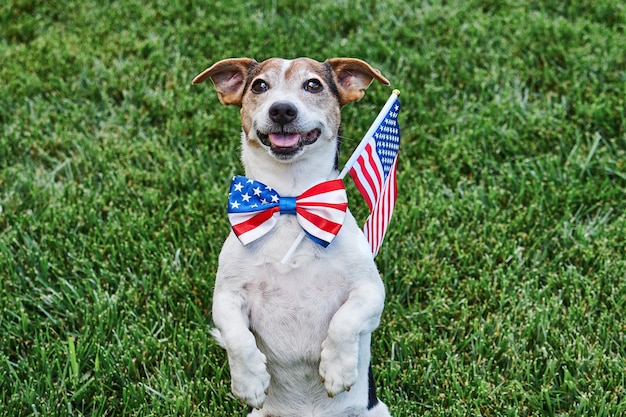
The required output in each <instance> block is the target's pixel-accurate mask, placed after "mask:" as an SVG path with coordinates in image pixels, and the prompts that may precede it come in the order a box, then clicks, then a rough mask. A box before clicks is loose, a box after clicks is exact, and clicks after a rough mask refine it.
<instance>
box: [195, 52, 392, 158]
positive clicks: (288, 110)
mask: <svg viewBox="0 0 626 417" xmlns="http://www.w3.org/2000/svg"><path fill="white" fill-rule="evenodd" d="M208 78H210V79H211V81H213V84H214V85H215V88H216V89H217V92H218V97H219V99H220V101H221V102H222V104H225V105H228V104H233V105H236V106H239V107H241V117H242V126H243V134H244V144H245V145H248V146H249V147H252V148H258V150H262V151H263V152H265V153H266V154H267V153H269V155H271V156H272V157H273V158H274V160H276V161H280V162H292V161H295V160H296V159H298V158H299V157H300V155H302V154H305V153H307V152H311V151H312V150H313V149H315V148H317V147H328V146H329V145H330V144H331V143H333V142H334V141H335V140H337V136H338V131H339V125H340V109H341V107H342V106H343V105H345V104H347V103H350V102H352V101H356V100H359V99H360V98H361V97H363V95H364V90H365V89H366V88H367V87H368V86H369V85H370V83H371V82H372V81H373V80H374V79H376V80H378V81H379V82H381V83H383V84H385V85H389V81H388V80H387V79H386V78H385V77H383V76H382V75H381V74H380V72H379V71H378V70H376V69H374V68H372V67H371V66H370V65H369V64H367V63H366V62H364V61H361V60H358V59H353V58H332V59H328V60H326V61H325V62H318V61H315V60H312V59H309V58H298V59H295V60H284V59H280V58H272V59H268V60H266V61H263V62H260V63H259V62H257V61H255V60H254V59H249V58H233V59H226V60H223V61H219V62H217V63H216V64H214V65H212V66H211V67H209V68H207V69H206V70H204V71H203V72H202V73H201V74H199V75H198V76H196V77H195V78H194V80H193V83H194V84H199V83H201V82H203V81H205V80H207V79H208ZM330 146H331V149H332V148H333V145H330ZM335 146H336V145H335Z"/></svg>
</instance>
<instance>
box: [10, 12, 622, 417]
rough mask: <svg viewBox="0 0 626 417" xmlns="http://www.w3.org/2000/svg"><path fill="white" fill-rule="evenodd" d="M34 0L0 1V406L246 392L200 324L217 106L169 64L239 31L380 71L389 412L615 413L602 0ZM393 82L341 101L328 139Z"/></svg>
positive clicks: (28, 409) (614, 280)
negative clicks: (388, 103)
mask: <svg viewBox="0 0 626 417" xmlns="http://www.w3.org/2000/svg"><path fill="white" fill-rule="evenodd" d="M55 3H56V4H52V2H47V1H43V0H10V1H9V2H4V3H3V4H2V5H1V6H0V25H1V28H2V30H1V32H0V57H1V61H2V64H1V67H0V68H1V69H0V71H1V72H0V74H1V80H2V82H1V83H0V416H31V415H32V416H50V415H64V416H65V415H68V416H70V415H71V416H91V417H100V416H133V417H135V416H173V415H177V416H212V417H222V416H224V417H226V416H243V414H244V409H245V407H244V406H243V405H242V404H241V403H240V402H239V401H238V400H237V399H236V398H234V397H233V396H232V394H231V393H230V380H229V374H228V366H227V363H226V355H225V354H224V352H223V351H222V350H221V349H220V348H219V347H218V346H217V344H216V343H215V342H214V341H213V340H212V339H211V337H210V335H209V332H208V331H209V329H210V326H211V299H212V288H213V282H214V275H215V271H216V268H217V256H218V253H219V250H220V247H221V244H222V242H223V240H224V239H225V237H226V236H227V234H228V233H229V225H228V223H227V218H226V216H225V196H226V193H227V189H228V183H229V179H230V178H231V177H232V176H233V175H235V174H240V173H242V167H241V165H240V162H239V160H238V132H239V114H238V111H237V109H236V108H234V107H222V106H221V105H220V104H219V102H218V100H217V97H216V94H215V92H214V90H213V89H212V88H211V87H210V85H205V84H203V85H200V86H193V85H191V80H192V78H193V77H194V76H195V75H196V74H198V73H199V72H200V71H202V70H203V69H204V68H206V67H207V66H209V65H210V64H211V63H213V62H215V61H217V60H219V59H223V58H227V57H236V56H249V57H254V58H257V59H258V60H262V59H265V58H268V57H271V56H283V57H288V58H290V57H297V56H310V57H313V58H316V59H319V60H323V59H325V58H327V57H333V56H350V57H357V58H361V59H364V60H366V61H368V62H370V63H371V64H372V65H373V66H375V67H377V68H380V70H381V71H382V73H383V74H384V75H385V76H386V77H387V78H388V79H389V80H391V82H392V88H398V89H399V90H401V92H402V94H401V97H400V98H401V100H402V105H403V110H402V113H401V115H400V123H401V128H402V141H403V142H402V146H401V149H400V161H399V168H398V169H399V172H398V183H399V191H400V196H399V200H398V203H397V206H396V212H395V213H394V218H393V220H392V223H391V225H390V229H389V231H388V233H387V237H386V241H385V243H384V245H383V248H382V249H381V252H380V253H379V255H378V257H377V258H376V260H377V264H378V266H379V269H380V272H381V277H382V279H383V281H384V283H385V285H386V288H387V304H386V309H385V312H384V314H383V318H382V322H381V326H380V328H379V329H378V330H377V331H376V332H375V334H374V337H373V353H374V359H373V360H374V362H373V367H374V373H375V375H376V379H377V381H378V385H379V396H380V398H381V399H382V400H383V401H385V402H386V403H387V404H389V406H390V408H391V410H392V413H393V415H394V416H395V417H405V416H408V417H412V416H479V415H480V416H617V415H622V414H624V413H626V256H625V254H626V238H625V235H626V98H625V97H626V47H625V45H626V33H625V30H626V6H624V4H623V3H622V2H619V1H612V0H597V1H594V0H573V1H566V2H555V1H551V0H536V1H521V0H498V1H487V0H469V1H462V0H452V1H432V2H430V1H420V2H417V1H412V0H389V1H379V0H354V1H348V0H338V1H328V0H322V1H319V2H310V1H303V0H294V1H286V0H273V1H267V2H253V1H248V0H244V1H240V2H231V1H214V2H201V1H197V2H196V1H187V2H182V1H150V2H135V1H131V0H119V1H111V2H97V1H93V0H85V1H76V0H74V1H71V0H67V1H58V2H55ZM390 91H391V89H390V88H388V87H384V86H381V85H372V86H371V87H370V89H369V90H368V92H367V94H366V96H365V97H364V98H363V99H362V100H361V101H360V102H358V103H352V104H350V105H348V106H346V107H345V108H344V111H343V117H344V129H343V134H344V137H343V149H342V154H341V159H342V160H343V161H345V160H346V159H347V157H348V156H349V154H350V152H351V151H352V149H354V147H355V146H356V145H357V143H358V142H359V140H360V138H361V137H362V135H363V134H364V133H365V131H366V130H367V128H368V127H369V124H370V123H371V122H372V121H373V120H374V118H375V116H376V113H377V112H378V110H379V109H380V107H382V105H383V104H384V102H385V100H386V98H387V97H388V95H389V94H390ZM348 188H349V196H350V201H351V203H350V205H351V209H352V211H353V212H354V213H355V214H356V217H357V219H362V220H364V219H365V216H366V215H367V213H366V208H365V205H364V203H363V201H362V200H361V199H360V197H359V196H358V193H357V192H356V190H355V188H354V186H353V185H352V184H348Z"/></svg>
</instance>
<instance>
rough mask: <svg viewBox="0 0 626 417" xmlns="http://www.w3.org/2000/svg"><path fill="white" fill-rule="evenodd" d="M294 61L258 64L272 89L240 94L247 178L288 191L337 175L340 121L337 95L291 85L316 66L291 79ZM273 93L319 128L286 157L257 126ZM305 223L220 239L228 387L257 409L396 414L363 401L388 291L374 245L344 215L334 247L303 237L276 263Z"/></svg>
mask: <svg viewBox="0 0 626 417" xmlns="http://www.w3.org/2000/svg"><path fill="white" fill-rule="evenodd" d="M290 65H291V61H281V62H280V63H279V64H277V65H273V66H270V67H269V68H268V69H267V70H266V71H265V72H264V73H262V74H261V75H260V76H263V77H267V78H269V79H270V80H271V84H272V90H270V93H268V94H267V95H266V97H264V98H263V100H262V101H261V103H260V104H258V105H257V106H256V107H255V108H247V107H246V105H245V100H244V105H243V108H242V117H244V118H246V117H247V118H249V120H251V125H252V126H253V129H252V130H251V131H250V132H249V133H248V134H246V133H245V132H244V133H243V135H242V138H241V142H242V161H243V164H244V167H245V171H246V175H247V176H248V177H250V178H254V179H256V180H259V181H261V182H264V183H265V184H267V185H269V186H271V187H272V188H274V189H275V190H276V191H277V192H278V193H279V194H280V195H283V196H297V195H299V194H300V193H302V192H303V191H304V190H306V189H307V188H309V187H310V186H312V185H314V184H316V183H318V182H321V181H324V180H326V179H329V178H332V177H334V176H336V175H337V173H336V172H335V170H334V167H333V164H334V158H335V152H336V133H337V129H338V126H334V125H329V120H332V119H333V118H332V117H330V116H329V114H331V113H333V112H334V113H336V112H337V111H338V107H339V104H338V102H337V101H336V100H335V101H331V100H329V101H328V103H327V104H326V107H328V109H323V111H320V109H310V108H309V107H307V106H308V104H307V103H308V101H307V100H308V96H307V94H310V93H307V92H302V91H294V85H300V84H301V83H302V81H301V79H304V80H306V79H307V77H309V78H311V77H316V76H317V75H316V74H317V73H315V72H311V73H310V74H304V73H302V70H301V71H300V72H299V73H298V74H296V75H292V76H293V77H294V78H297V79H296V81H294V80H292V79H290V80H285V71H286V70H287V69H288V68H289V66H290ZM214 82H215V81H214ZM216 86H217V85H216ZM218 89H219V86H218ZM244 94H249V93H244ZM278 99H280V100H288V101H290V102H291V103H293V104H294V105H296V106H297V108H298V120H297V121H295V122H294V123H295V124H297V125H298V126H299V129H301V130H302V131H310V130H311V129H314V128H316V127H320V128H321V131H322V135H321V136H320V137H319V139H318V140H317V141H316V142H315V143H313V144H310V145H307V146H305V147H304V148H303V149H302V150H301V152H300V153H298V154H297V155H294V157H293V158H290V159H287V160H285V159H284V158H282V159H281V158H277V157H276V156H275V155H273V154H272V152H271V151H269V149H268V148H267V147H264V146H259V143H258V138H257V137H256V133H255V131H256V129H259V130H261V131H262V132H263V131H267V129H269V127H270V126H271V125H272V123H271V121H268V120H267V118H268V116H267V114H268V108H269V106H270V105H271V103H272V102H273V101H274V100H278ZM258 101H259V100H257V102H258ZM331 124H332V123H331ZM263 129H265V130H263ZM300 231H301V228H300V226H299V225H298V224H297V222H296V218H295V216H291V215H282V216H280V217H279V219H278V223H277V225H276V226H275V227H274V228H273V229H272V230H271V231H270V232H269V233H268V234H267V235H265V236H264V237H262V238H261V239H259V240H257V241H255V242H252V243H250V244H248V245H246V246H244V245H242V244H241V243H240V241H239V240H238V239H237V237H236V236H235V235H234V234H233V233H231V234H230V236H229V237H228V239H227V240H226V242H225V243H224V246H223V248H222V252H221V254H220V257H219V267H218V271H217V277H216V283H215V292H214V297H213V321H214V323H215V326H216V327H217V328H218V329H219V332H214V334H215V335H216V336H217V337H218V340H219V341H220V344H222V346H223V347H225V349H226V351H227V353H228V361H229V364H230V371H231V379H232V390H233V393H234V394H235V395H236V396H237V397H239V398H241V399H242V400H243V401H244V402H245V403H247V404H248V405H250V406H252V407H255V408H257V409H255V410H253V411H252V412H251V413H250V414H249V416H250V417H389V416H390V415H389V412H388V410H387V407H386V406H385V405H384V404H383V403H382V402H379V403H378V405H377V406H376V407H374V408H372V409H371V410H366V405H367V399H368V366H369V362H370V336H371V332H372V331H373V330H374V329H376V327H377V326H378V324H379V320H380V315H381V312H382V309H383V303H384V296H385V291H384V287H383V283H382V281H381V279H380V277H379V274H378V271H377V268H376V265H375V263H374V261H373V259H372V254H371V252H370V249H369V245H368V244H367V242H366V240H365V237H364V236H363V233H362V231H361V229H360V227H359V226H358V225H357V223H356V221H355V219H354V218H353V216H352V215H351V214H350V213H349V212H348V214H347V216H346V219H345V222H344V225H343V227H342V228H341V230H340V232H339V234H338V235H337V237H336V238H335V239H334V240H333V242H332V243H331V244H330V245H329V246H328V247H326V248H323V247H321V246H319V245H317V244H315V243H313V242H312V241H310V240H309V239H304V241H302V243H301V244H300V245H299V246H298V248H297V250H296V251H295V253H294V254H293V255H292V256H291V258H290V259H289V262H288V263H287V264H286V265H283V264H281V263H280V261H281V259H282V257H283V256H284V255H285V253H286V251H287V249H288V248H289V247H290V245H291V244H292V243H293V242H294V240H295V239H296V237H297V236H298V234H300Z"/></svg>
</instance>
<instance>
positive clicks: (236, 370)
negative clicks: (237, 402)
mask: <svg viewBox="0 0 626 417" xmlns="http://www.w3.org/2000/svg"><path fill="white" fill-rule="evenodd" d="M230 373H231V375H230V376H231V388H232V390H233V394H235V395H236V396H237V397H238V398H239V399H241V400H242V401H243V402H245V403H246V404H248V405H249V406H251V407H254V408H261V407H262V406H263V403H264V402H265V396H266V395H267V388H268V387H269V385H270V374H268V373H267V369H266V367H265V355H263V354H262V353H261V352H260V351H258V350H257V351H256V352H255V354H253V355H250V356H248V357H247V358H246V360H242V361H236V360H232V359H231V360H230Z"/></svg>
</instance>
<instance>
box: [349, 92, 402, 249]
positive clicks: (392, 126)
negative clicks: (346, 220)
mask: <svg viewBox="0 0 626 417" xmlns="http://www.w3.org/2000/svg"><path fill="white" fill-rule="evenodd" d="M398 95H399V92H398V91H397V90H396V91H394V93H393V94H392V95H391V97H389V100H387V103H386V104H385V106H384V107H383V109H382V110H381V112H380V114H379V115H378V117H377V118H376V121H374V124H372V126H371V127H370V129H369V131H368V132H367V134H366V135H365V137H364V138H363V141H362V142H361V145H360V146H359V148H357V151H355V154H354V155H353V157H352V158H351V161H348V163H347V164H346V166H349V167H350V176H351V177H352V179H353V180H354V182H355V184H356V187H357V189H358V190H359V192H360V193H361V195H362V196H363V198H364V199H365V202H366V203H367V205H368V207H369V209H370V215H369V217H368V218H367V220H366V221H365V225H364V226H363V233H364V234H365V237H366V238H367V240H368V242H369V244H370V247H371V249H372V254H373V256H376V254H377V253H378V250H379V249H380V246H381V245H382V243H383V238H384V237H385V231H386V230H387V225H388V224H389V221H390V220H391V215H392V213H393V208H394V206H395V203H396V197H397V195H398V187H397V183H396V164H397V161H398V149H399V148H400V125H399V124H398V114H399V113H400V100H399V99H398ZM353 158H356V159H355V160H354V162H352V160H353Z"/></svg>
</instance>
